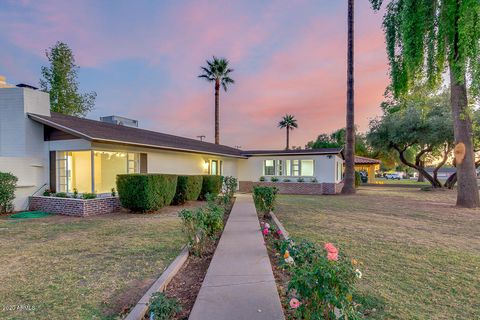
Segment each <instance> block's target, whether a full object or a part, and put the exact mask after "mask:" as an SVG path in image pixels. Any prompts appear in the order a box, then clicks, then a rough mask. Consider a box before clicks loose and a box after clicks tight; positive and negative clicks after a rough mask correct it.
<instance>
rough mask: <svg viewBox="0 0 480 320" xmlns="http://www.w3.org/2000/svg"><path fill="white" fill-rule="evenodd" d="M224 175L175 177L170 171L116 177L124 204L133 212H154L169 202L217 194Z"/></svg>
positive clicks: (203, 198) (178, 202)
mask: <svg viewBox="0 0 480 320" xmlns="http://www.w3.org/2000/svg"><path fill="white" fill-rule="evenodd" d="M222 181H223V177H222V176H209V175H204V176H176V175H169V174H122V175H118V176H117V191H118V195H119V198H120V203H121V204H122V207H124V208H127V209H129V210H131V211H133V212H151V211H155V210H158V209H160V208H162V207H164V206H167V205H170V204H183V203H185V201H189V200H197V199H200V200H205V199H206V195H207V194H213V195H217V194H219V193H220V191H221V188H222Z"/></svg>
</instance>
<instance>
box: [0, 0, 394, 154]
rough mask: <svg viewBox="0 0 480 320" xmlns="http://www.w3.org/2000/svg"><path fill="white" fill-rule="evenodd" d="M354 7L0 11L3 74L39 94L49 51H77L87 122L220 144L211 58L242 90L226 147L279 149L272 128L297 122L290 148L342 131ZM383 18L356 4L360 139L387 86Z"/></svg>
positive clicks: (25, 7)
mask: <svg viewBox="0 0 480 320" xmlns="http://www.w3.org/2000/svg"><path fill="white" fill-rule="evenodd" d="M346 4H347V1H346V0H345V1H340V0H334V1H332V0H311V1H302V0H295V1H292V0H285V1H258V0H255V1H254V0H252V1H198V0H196V1H98V0H92V1H29V0H23V1H20V0H12V1H2V2H0V48H1V50H0V74H1V75H5V76H6V77H7V81H8V82H9V83H12V84H16V83H19V82H23V83H28V84H32V85H38V82H39V78H40V68H41V66H42V65H46V64H47V60H46V58H45V49H47V48H48V47H50V46H52V45H53V44H54V43H55V42H56V41H57V40H60V41H63V42H66V43H67V44H68V45H69V46H70V47H71V48H72V49H73V51H74V54H75V57H76V61H77V64H78V65H79V66H80V74H79V80H80V87H81V90H82V91H91V90H94V91H96V92H97V94H98V96H97V101H96V109H95V110H94V111H93V112H91V113H90V114H88V116H87V117H88V118H93V119H98V117H100V116H104V115H111V114H115V115H121V116H126V117H131V118H134V119H138V120H139V121H140V127H142V128H147V129H152V130H156V131H161V132H166V133H171V134H176V135H181V136H186V137H192V138H195V136H197V135H200V134H203V135H206V136H207V141H213V138H214V135H213V131H214V126H213V125H214V121H213V116H214V113H213V111H214V96H213V85H212V84H210V83H207V82H206V81H205V80H203V79H198V78H197V76H198V74H199V73H200V66H201V65H203V64H205V59H207V58H211V56H212V55H216V56H219V57H226V58H228V59H229V60H230V62H231V65H232V67H233V68H234V69H235V71H234V72H233V74H232V77H233V78H234V79H235V81H236V83H235V85H233V86H232V87H231V88H230V89H229V91H228V92H226V93H225V92H223V91H222V92H221V94H220V109H221V111H220V112H221V113H220V135H221V136H220V137H221V143H222V144H227V145H231V146H241V147H242V148H243V149H255V148H269V149H279V148H283V147H284V145H285V132H284V131H283V130H280V129H278V128H277V123H278V121H279V120H280V118H281V117H282V116H283V115H284V114H285V113H291V114H293V115H295V117H296V118H297V120H298V124H299V129H298V130H295V131H294V132H293V133H292V135H291V144H292V145H296V146H299V145H300V146H304V145H305V143H306V142H307V141H309V140H313V139H314V138H315V137H316V136H317V135H318V134H319V133H322V132H331V131H333V130H335V129H337V128H340V127H343V126H344V125H345V103H346V45H347V42H346V35H347V24H346V17H347V5H346ZM381 18H382V15H381V14H379V13H377V14H375V13H374V12H373V11H372V9H371V8H370V6H369V2H368V0H359V1H356V23H355V28H356V35H355V36H356V43H355V45H356V48H355V55H356V57H355V58H356V61H355V68H356V69H355V94H356V97H355V98H356V99H355V112H356V123H357V125H358V127H359V128H360V130H362V131H363V130H365V129H367V127H368V122H369V120H370V119H371V118H373V117H375V116H376V115H378V114H379V113H380V108H379V104H380V102H381V101H382V97H383V92H384V91H385V87H386V86H387V84H388V66H387V59H386V53H385V44H384V37H383V33H382V30H381Z"/></svg>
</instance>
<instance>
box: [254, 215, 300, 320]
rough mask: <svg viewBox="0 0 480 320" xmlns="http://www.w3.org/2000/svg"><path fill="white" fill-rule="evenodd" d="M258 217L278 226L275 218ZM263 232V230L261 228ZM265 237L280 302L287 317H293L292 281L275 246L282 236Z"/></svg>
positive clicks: (270, 235) (262, 222)
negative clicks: (290, 304) (289, 292)
mask: <svg viewBox="0 0 480 320" xmlns="http://www.w3.org/2000/svg"><path fill="white" fill-rule="evenodd" d="M258 219H259V220H260V224H261V225H263V224H264V223H265V222H266V223H268V224H269V225H270V226H276V224H275V222H274V221H273V219H265V218H264V216H263V215H259V217H258ZM259 232H261V230H259ZM263 238H264V239H265V245H266V246H267V252H268V257H269V258H270V264H271V265H272V271H273V276H274V278H275V283H276V285H277V291H278V295H279V296H280V302H281V304H282V308H283V314H284V315H285V318H286V319H293V310H292V309H291V308H290V306H289V304H288V301H289V298H288V296H287V289H288V282H289V281H290V274H289V272H288V271H287V270H285V269H284V268H283V267H282V264H281V261H282V259H283V257H282V256H281V253H280V252H278V251H277V249H276V247H275V242H276V241H280V240H281V239H280V236H279V235H278V234H276V233H275V234H269V235H267V236H263Z"/></svg>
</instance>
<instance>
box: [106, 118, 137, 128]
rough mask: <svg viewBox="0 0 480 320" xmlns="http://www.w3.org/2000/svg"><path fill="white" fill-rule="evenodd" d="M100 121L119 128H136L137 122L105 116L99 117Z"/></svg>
mask: <svg viewBox="0 0 480 320" xmlns="http://www.w3.org/2000/svg"><path fill="white" fill-rule="evenodd" d="M100 121H102V122H106V123H113V124H117V125H120V126H126V127H134V128H138V120H133V119H129V118H125V117H119V116H106V117H100Z"/></svg>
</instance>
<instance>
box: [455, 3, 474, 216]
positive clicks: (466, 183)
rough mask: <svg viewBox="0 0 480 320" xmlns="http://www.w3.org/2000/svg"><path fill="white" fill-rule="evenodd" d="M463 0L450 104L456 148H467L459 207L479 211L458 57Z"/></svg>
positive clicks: (460, 170)
mask: <svg viewBox="0 0 480 320" xmlns="http://www.w3.org/2000/svg"><path fill="white" fill-rule="evenodd" d="M459 11H460V1H459V0H457V2H456V15H455V24H454V28H455V30H454V32H455V37H454V41H453V58H452V59H450V61H449V63H450V105H451V107H452V117H453V133H454V138H455V145H459V144H463V145H464V146H465V155H464V156H463V157H462V158H460V159H458V157H457V156H456V157H455V159H456V163H457V179H458V188H457V206H459V207H466V208H476V207H478V206H480V197H479V196H478V185H477V175H476V172H475V155H474V152H473V141H472V120H471V119H470V115H469V114H468V100H467V85H466V79H465V72H464V71H459V70H458V67H457V68H456V63H457V62H458V61H459V59H460V54H459V45H458V43H459V32H460V31H459V30H458V20H459V19H460V16H459V13H458V12H459Z"/></svg>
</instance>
